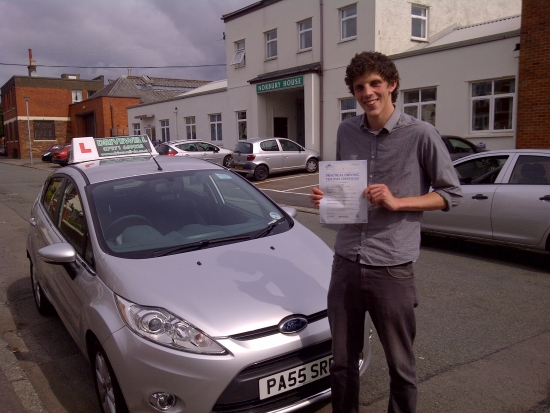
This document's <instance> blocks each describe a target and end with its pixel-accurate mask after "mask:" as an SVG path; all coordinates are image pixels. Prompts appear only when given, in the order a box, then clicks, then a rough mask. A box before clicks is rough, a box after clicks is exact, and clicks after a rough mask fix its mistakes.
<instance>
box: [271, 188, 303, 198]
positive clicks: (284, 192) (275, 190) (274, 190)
mask: <svg viewBox="0 0 550 413" xmlns="http://www.w3.org/2000/svg"><path fill="white" fill-rule="evenodd" d="M262 191H271V192H279V193H281V194H288V192H286V190H285V191H280V190H278V189H268V188H266V189H262ZM292 195H306V196H309V194H301V193H299V192H297V193H294V192H293V193H292Z"/></svg>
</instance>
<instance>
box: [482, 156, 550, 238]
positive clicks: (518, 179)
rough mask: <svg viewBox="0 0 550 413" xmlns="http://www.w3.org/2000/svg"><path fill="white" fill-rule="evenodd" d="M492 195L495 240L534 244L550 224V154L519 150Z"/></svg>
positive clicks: (492, 219)
mask: <svg viewBox="0 0 550 413" xmlns="http://www.w3.org/2000/svg"><path fill="white" fill-rule="evenodd" d="M506 178H507V179H506V183H503V184H502V185H500V186H499V188H498V191H496V193H495V195H494V199H493V208H492V214H491V221H492V226H493V237H494V239H496V240H500V241H507V242H513V243H518V244H524V245H529V246H535V245H538V244H540V243H541V242H543V237H544V234H545V233H546V232H547V231H548V228H550V156H547V155H546V156H545V155H530V154H525V155H523V154H520V155H518V156H517V157H516V159H515V164H514V167H513V169H511V173H510V174H509V175H508V176H507V177H506Z"/></svg>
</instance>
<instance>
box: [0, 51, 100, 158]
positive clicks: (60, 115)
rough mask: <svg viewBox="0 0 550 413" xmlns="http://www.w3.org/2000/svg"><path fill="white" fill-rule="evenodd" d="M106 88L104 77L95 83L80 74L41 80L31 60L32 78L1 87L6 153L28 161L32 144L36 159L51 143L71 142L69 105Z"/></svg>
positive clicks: (23, 78) (15, 77) (14, 81)
mask: <svg viewBox="0 0 550 413" xmlns="http://www.w3.org/2000/svg"><path fill="white" fill-rule="evenodd" d="M103 87H104V78H103V76H99V77H97V78H95V79H92V80H84V79H80V75H78V74H63V75H61V77H60V78H50V77H38V76H36V68H35V66H33V65H32V61H31V66H29V76H13V77H12V78H11V79H10V80H8V81H7V82H6V83H5V84H4V85H3V86H2V88H1V94H2V111H3V115H4V136H5V144H6V154H7V155H8V156H11V157H16V158H19V157H23V158H29V157H30V148H29V142H30V143H31V146H32V153H33V158H39V157H40V155H41V154H42V152H43V151H44V149H46V148H47V147H48V146H50V145H51V144H53V143H64V142H69V141H70V139H71V138H72V137H73V136H72V130H71V122H70V117H69V105H71V104H72V103H73V102H77V101H81V100H82V99H86V98H88V97H89V96H91V95H92V94H94V93H95V92H97V91H98V90H100V89H102V88H103ZM27 106H28V116H27ZM29 129H30V137H31V140H30V141H29Z"/></svg>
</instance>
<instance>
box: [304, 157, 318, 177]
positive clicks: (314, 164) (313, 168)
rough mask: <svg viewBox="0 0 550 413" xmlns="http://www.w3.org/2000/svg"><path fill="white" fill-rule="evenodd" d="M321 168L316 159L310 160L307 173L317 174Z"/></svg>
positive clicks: (307, 164) (307, 163)
mask: <svg viewBox="0 0 550 413" xmlns="http://www.w3.org/2000/svg"><path fill="white" fill-rule="evenodd" d="M318 167H319V162H318V161H317V159H315V158H311V159H308V160H307V162H306V171H307V172H309V173H311V174H312V173H314V172H317V168H318Z"/></svg>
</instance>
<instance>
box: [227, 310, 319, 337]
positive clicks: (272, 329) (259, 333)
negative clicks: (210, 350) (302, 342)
mask: <svg viewBox="0 0 550 413" xmlns="http://www.w3.org/2000/svg"><path fill="white" fill-rule="evenodd" d="M326 317H327V310H323V311H319V312H317V313H315V314H311V315H308V316H306V319H307V323H308V324H311V323H314V322H315V321H319V320H322V319H323V318H326ZM277 333H279V326H269V327H264V328H260V329H258V330H252V331H247V332H245V333H239V334H234V335H232V336H229V337H230V338H232V339H233V340H240V341H245V340H255V339H257V338H261V337H266V336H270V335H273V334H277Z"/></svg>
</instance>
